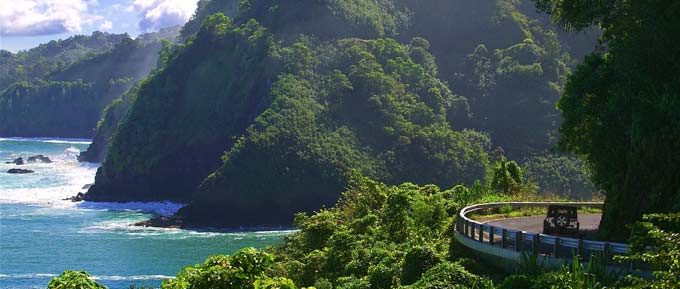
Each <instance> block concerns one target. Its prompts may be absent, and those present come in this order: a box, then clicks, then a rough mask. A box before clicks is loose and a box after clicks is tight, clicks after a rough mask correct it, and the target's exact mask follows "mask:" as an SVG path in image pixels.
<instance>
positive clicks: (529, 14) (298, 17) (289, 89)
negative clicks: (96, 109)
mask: <svg viewBox="0 0 680 289" xmlns="http://www.w3.org/2000/svg"><path fill="white" fill-rule="evenodd" d="M435 2H436V3H435ZM420 4H422V5H420ZM301 5H302V6H304V9H303V8H302V7H301ZM532 5H533V4H531V3H529V4H527V3H526V1H506V0H499V1H491V2H488V3H487V2H484V3H480V2H478V1H468V0H457V1H433V3H432V4H428V3H418V1H387V0H385V1H315V2H309V3H306V2H305V3H303V2H300V1H285V0H280V1H260V0H252V1H242V2H241V3H240V5H239V6H238V8H236V6H235V4H234V1H217V0H212V1H200V2H199V7H198V9H197V11H196V13H195V15H194V17H193V18H192V19H191V20H190V22H189V23H188V24H187V25H186V26H185V27H184V28H182V36H183V38H185V39H187V41H186V42H185V43H184V44H183V45H180V46H178V47H177V48H176V49H171V50H170V51H167V53H166V54H165V56H162V57H161V58H163V59H164V62H163V63H164V64H163V67H162V68H161V69H159V71H157V72H156V73H153V74H152V75H151V76H150V77H148V78H147V79H146V80H145V81H143V82H142V83H141V84H140V86H139V89H138V90H136V92H135V95H136V96H135V97H134V98H135V99H136V100H135V101H134V102H132V103H129V104H127V102H122V103H126V104H125V105H126V106H128V105H129V106H130V111H129V113H127V114H124V116H123V117H122V118H123V119H122V121H121V122H120V125H119V126H118V127H117V128H116V129H115V132H114V134H113V136H112V137H111V142H110V148H111V151H110V152H109V154H108V155H107V157H106V160H105V161H104V163H103V166H102V168H101V169H100V171H99V172H98V174H97V180H96V184H95V185H94V186H93V187H92V188H91V189H90V190H89V192H88V194H87V195H86V198H87V199H89V200H94V201H104V200H106V201H112V200H113V201H124V200H165V199H173V200H181V201H191V202H192V204H191V205H190V206H189V207H187V208H185V209H184V210H182V211H181V212H180V214H179V217H180V218H182V222H184V224H185V225H189V224H190V225H205V224H211V225H215V226H241V225H263V224H269V225H286V224H288V225H289V224H290V222H291V221H292V219H291V216H292V214H293V213H295V212H297V211H300V210H302V211H312V210H314V209H318V208H320V207H321V206H323V205H326V206H329V205H331V204H333V203H334V201H335V200H336V198H337V197H338V196H339V193H340V192H341V191H342V189H343V188H344V186H345V185H346V184H347V174H348V173H349V172H351V171H359V172H361V173H363V174H365V175H367V176H370V177H372V178H375V179H377V180H380V181H384V182H387V183H390V184H398V183H402V182H406V181H411V182H414V183H418V184H428V183H433V184H436V185H440V186H444V187H451V186H454V185H457V184H468V185H471V184H472V183H473V182H474V181H475V180H480V181H481V182H482V183H486V182H491V179H487V177H488V176H489V175H491V174H492V173H493V170H494V169H493V167H492V166H491V165H490V163H494V162H496V161H497V160H498V159H500V158H504V157H508V156H509V157H510V158H511V159H516V160H517V161H518V162H519V163H521V164H529V163H536V164H538V163H539V162H541V163H548V162H552V163H553V164H555V165H556V166H557V167H556V168H552V169H548V168H547V167H546V166H542V167H541V166H536V169H534V170H532V174H531V175H530V176H531V178H536V179H544V178H545V179H547V181H546V183H545V184H547V185H546V187H545V188H540V189H539V190H540V191H541V192H545V193H553V194H561V193H562V192H561V191H558V189H555V188H559V189H562V188H566V189H567V190H568V194H574V195H578V196H581V194H583V195H587V196H589V195H590V194H592V191H586V190H590V189H591V188H592V187H590V186H588V184H587V183H588V181H587V180H588V172H587V170H585V169H583V168H584V167H583V166H578V165H572V164H571V163H572V162H568V163H565V164H564V166H565V168H562V163H563V162H565V160H567V158H563V159H561V158H560V156H558V155H555V154H553V153H548V152H546V150H547V149H548V148H549V147H550V146H551V145H552V143H553V139H554V135H555V129H556V128H557V125H558V124H559V115H558V113H557V110H556V109H555V108H554V103H555V102H556V101H557V98H558V96H559V93H560V90H561V86H562V83H563V80H564V78H565V77H566V73H568V72H569V66H570V65H571V64H572V60H571V58H570V57H569V54H568V51H566V50H564V49H563V48H562V46H561V45H562V43H564V44H565V45H569V46H570V47H571V46H579V47H582V46H587V45H586V44H579V42H573V43H572V42H569V41H572V40H573V39H572V40H569V41H567V40H565V39H567V38H566V37H563V38H564V39H563V38H560V34H558V33H556V32H555V31H554V30H553V27H551V26H550V24H549V23H547V21H546V20H545V19H544V18H541V17H538V16H537V14H536V13H535V7H533V6H532ZM215 12H222V13H226V14H228V15H232V16H233V17H221V16H220V17H218V16H209V15H211V14H213V13H215ZM446 13H449V14H451V15H457V17H447V14H446ZM218 15H219V14H218ZM197 23H202V24H201V25H200V27H199V26H198V25H197ZM444 28H446V29H444ZM421 36H425V38H424V37H421ZM360 38H363V39H361V40H360ZM503 103H504V104H503ZM115 111H117V110H110V112H107V113H109V114H111V112H115ZM104 119H114V118H110V117H108V116H106V115H105V116H104ZM104 123H105V122H104ZM104 123H103V124H104ZM100 127H102V128H103V129H106V130H109V129H110V128H111V127H112V126H110V125H106V126H100ZM492 127H493V128H492ZM480 131H483V132H480ZM527 134H531V135H527ZM513 142H514V143H513ZM499 146H500V147H502V148H499V149H495V150H492V148H494V147H499ZM160 148H162V149H160ZM535 156H540V157H542V159H540V160H539V159H537V160H535V161H533V162H529V161H532V160H533V159H534V158H535ZM220 157H221V159H220ZM572 173H573V174H574V175H575V177H576V180H577V181H572V180H571V179H569V180H567V179H565V177H564V176H565V175H568V174H572ZM523 178H525V177H523ZM263 179H266V180H268V181H267V182H262V180H263ZM529 181H530V180H527V179H523V180H521V182H519V183H522V184H524V183H527V182H529ZM584 182H585V184H584ZM532 183H536V182H535V181H533V182H532ZM540 184H541V185H542V184H543V183H540ZM549 186H553V187H549ZM535 188H538V186H535ZM224 208H229V209H228V210H226V209H224ZM253 208H259V209H261V210H266V211H268V212H269V214H253V212H255V211H257V210H253Z"/></svg>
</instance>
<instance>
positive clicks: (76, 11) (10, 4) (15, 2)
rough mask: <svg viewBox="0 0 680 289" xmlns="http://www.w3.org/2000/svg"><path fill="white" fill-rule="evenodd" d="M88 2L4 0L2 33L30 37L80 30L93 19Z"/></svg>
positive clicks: (0, 19) (0, 7)
mask: <svg viewBox="0 0 680 289" xmlns="http://www.w3.org/2000/svg"><path fill="white" fill-rule="evenodd" d="M88 3H91V1H90V2H88V1H83V0H3V1H0V35H3V36H14V35H16V36H19V35H21V36H27V35H49V34H60V33H69V32H80V31H81V30H82V25H83V24H84V23H85V22H86V21H88V19H90V18H91V16H90V15H88V14H87V10H88Z"/></svg>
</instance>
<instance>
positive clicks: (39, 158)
mask: <svg viewBox="0 0 680 289" xmlns="http://www.w3.org/2000/svg"><path fill="white" fill-rule="evenodd" d="M26 162H28V163H35V162H41V163H46V164H49V163H52V160H50V158H48V157H46V156H44V155H36V156H32V157H28V159H26Z"/></svg>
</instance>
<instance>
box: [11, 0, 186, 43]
mask: <svg viewBox="0 0 680 289" xmlns="http://www.w3.org/2000/svg"><path fill="white" fill-rule="evenodd" d="M196 2H197V0H0V49H4V50H9V51H12V52H17V51H19V50H26V49H30V48H32V47H35V46H38V44H41V43H46V42H49V41H51V40H57V39H65V38H68V37H70V36H73V35H78V34H86V35H89V34H91V33H92V32H93V31H102V32H108V33H128V34H129V35H130V36H132V37H136V36H137V35H139V34H140V33H143V32H152V31H157V30H158V29H160V28H164V27H169V26H174V25H179V24H184V23H186V22H187V21H188V20H189V18H191V15H193V13H194V10H196Z"/></svg>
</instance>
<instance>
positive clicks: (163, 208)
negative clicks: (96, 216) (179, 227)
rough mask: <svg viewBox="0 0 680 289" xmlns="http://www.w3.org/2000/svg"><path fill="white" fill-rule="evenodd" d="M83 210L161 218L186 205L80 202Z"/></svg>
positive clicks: (79, 204) (79, 205)
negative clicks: (122, 212)
mask: <svg viewBox="0 0 680 289" xmlns="http://www.w3.org/2000/svg"><path fill="white" fill-rule="evenodd" d="M76 206H77V207H78V208H81V209H91V210H108V211H135V212H144V213H151V214H154V215H159V216H170V215H173V214H174V213H176V212H177V211H179V209H181V208H182V207H184V206H185V204H178V203H173V202H149V203H146V202H129V203H107V202H97V203H94V202H80V203H77V205H76Z"/></svg>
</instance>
